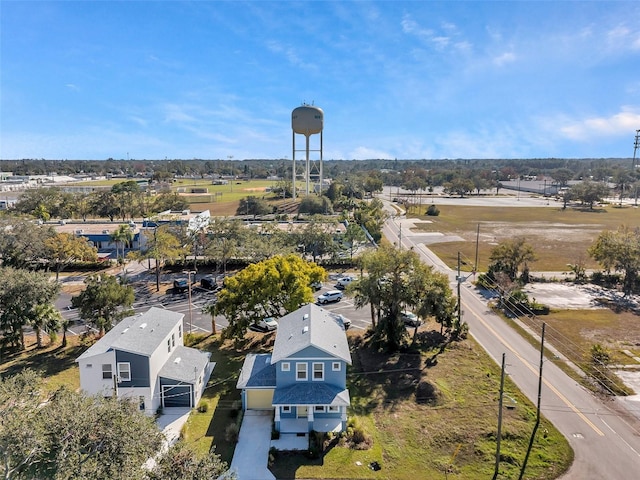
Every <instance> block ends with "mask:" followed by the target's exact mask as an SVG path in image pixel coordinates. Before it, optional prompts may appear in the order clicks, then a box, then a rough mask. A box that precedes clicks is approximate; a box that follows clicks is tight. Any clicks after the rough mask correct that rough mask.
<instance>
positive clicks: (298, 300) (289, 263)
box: [217, 254, 327, 338]
mask: <svg viewBox="0 0 640 480" xmlns="http://www.w3.org/2000/svg"><path fill="white" fill-rule="evenodd" d="M326 275H327V274H326V272H325V270H324V268H322V267H320V266H318V265H316V264H314V263H310V262H306V261H305V260H303V259H301V258H300V257H299V256H297V255H294V254H290V255H287V256H281V255H278V256H276V257H273V258H270V259H268V260H264V261H262V262H258V263H254V264H252V265H249V266H248V267H247V268H245V269H243V270H241V271H240V272H239V273H238V274H237V275H234V276H233V277H227V278H226V279H225V282H224V288H223V289H222V290H221V291H220V293H219V294H218V303H217V311H218V313H221V314H223V315H225V317H226V318H227V320H228V321H229V327H227V328H228V329H229V333H230V334H231V336H233V337H235V338H242V337H243V336H244V334H245V333H246V331H247V328H248V327H249V325H251V324H253V323H255V322H257V321H258V320H260V319H261V318H264V317H280V316H282V315H286V314H287V313H290V312H293V311H294V310H297V309H298V308H300V306H302V305H304V304H305V303H308V302H312V301H313V300H314V299H313V292H312V290H311V287H310V285H311V283H312V282H315V281H323V280H324V279H325V278H326Z"/></svg>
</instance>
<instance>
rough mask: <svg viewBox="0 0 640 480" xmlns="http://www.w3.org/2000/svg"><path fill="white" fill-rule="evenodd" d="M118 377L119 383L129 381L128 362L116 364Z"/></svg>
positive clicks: (129, 369)
mask: <svg viewBox="0 0 640 480" xmlns="http://www.w3.org/2000/svg"><path fill="white" fill-rule="evenodd" d="M118 377H120V381H121V382H130V381H131V364H130V363H129V362H118Z"/></svg>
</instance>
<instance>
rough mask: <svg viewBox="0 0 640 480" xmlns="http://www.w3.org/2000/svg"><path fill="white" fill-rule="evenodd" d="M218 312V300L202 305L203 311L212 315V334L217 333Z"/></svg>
mask: <svg viewBox="0 0 640 480" xmlns="http://www.w3.org/2000/svg"><path fill="white" fill-rule="evenodd" d="M216 312H217V308H216V302H215V301H214V302H210V303H208V304H206V305H205V306H204V307H202V313H207V314H209V315H211V330H212V332H211V333H212V335H216V334H217V332H216Z"/></svg>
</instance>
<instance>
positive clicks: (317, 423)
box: [275, 408, 346, 434]
mask: <svg viewBox="0 0 640 480" xmlns="http://www.w3.org/2000/svg"><path fill="white" fill-rule="evenodd" d="M275 420H276V425H278V423H279V426H280V428H279V432H280V433H281V434H288V433H308V432H310V431H311V430H314V431H316V432H341V431H342V430H343V422H345V421H346V415H339V416H335V417H318V416H315V417H314V415H313V413H312V412H311V410H309V412H308V413H307V416H305V417H297V418H285V417H281V416H280V415H278V409H277V408H276V416H275Z"/></svg>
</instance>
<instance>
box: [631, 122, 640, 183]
mask: <svg viewBox="0 0 640 480" xmlns="http://www.w3.org/2000/svg"><path fill="white" fill-rule="evenodd" d="M638 148H640V129H638V130H636V141H635V142H634V143H633V163H632V164H631V171H632V172H633V171H635V169H636V151H637V150H638Z"/></svg>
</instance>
